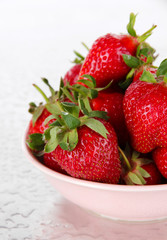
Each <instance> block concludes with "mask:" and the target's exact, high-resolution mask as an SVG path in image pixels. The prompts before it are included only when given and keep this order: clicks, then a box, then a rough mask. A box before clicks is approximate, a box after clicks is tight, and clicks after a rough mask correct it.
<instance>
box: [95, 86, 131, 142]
mask: <svg viewBox="0 0 167 240" xmlns="http://www.w3.org/2000/svg"><path fill="white" fill-rule="evenodd" d="M123 98H124V94H123V93H121V92H118V91H117V92H115V91H111V90H110V91H101V92H99V93H98V97H97V98H94V99H92V100H91V107H92V110H99V111H105V112H107V115H108V116H109V117H110V118H109V122H110V123H111V125H112V126H113V127H114V129H115V131H116V133H117V136H118V142H119V144H120V145H123V146H125V144H126V142H127V141H128V138H129V137H128V131H127V128H126V124H125V117H124V113H123Z"/></svg>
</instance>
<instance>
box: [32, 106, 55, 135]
mask: <svg viewBox="0 0 167 240" xmlns="http://www.w3.org/2000/svg"><path fill="white" fill-rule="evenodd" d="M50 115H51V113H50V112H48V110H47V109H46V108H43V110H42V112H41V114H40V116H39V117H38V119H37V120H36V121H35V123H34V124H33V120H32V119H31V120H30V123H29V127H28V135H30V134H34V133H44V131H45V130H46V129H47V128H48V124H47V125H45V124H44V121H45V119H46V118H47V117H48V116H50Z"/></svg>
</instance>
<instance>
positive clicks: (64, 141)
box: [59, 132, 69, 150]
mask: <svg viewBox="0 0 167 240" xmlns="http://www.w3.org/2000/svg"><path fill="white" fill-rule="evenodd" d="M68 138H69V132H66V133H65V134H64V137H63V139H62V141H61V142H60V143H59V146H60V147H61V148H62V149H63V150H69V143H68Z"/></svg>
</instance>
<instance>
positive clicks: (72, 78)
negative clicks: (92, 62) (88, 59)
mask: <svg viewBox="0 0 167 240" xmlns="http://www.w3.org/2000/svg"><path fill="white" fill-rule="evenodd" d="M81 67H82V64H75V65H74V66H73V67H72V68H70V69H69V70H68V72H67V73H66V74H65V76H64V79H63V82H64V85H66V84H67V82H69V84H70V85H74V84H76V83H77V81H78V79H79V72H80V70H81Z"/></svg>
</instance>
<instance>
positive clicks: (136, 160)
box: [119, 146, 162, 185]
mask: <svg viewBox="0 0 167 240" xmlns="http://www.w3.org/2000/svg"><path fill="white" fill-rule="evenodd" d="M119 150H120V153H121V157H122V174H121V179H122V181H123V182H124V183H125V184H127V185H154V184H160V183H162V175H161V174H160V172H159V171H158V169H157V167H156V165H155V163H154V162H153V161H152V160H151V159H149V158H148V156H147V155H143V154H141V153H139V152H136V151H133V152H132V150H131V149H130V148H129V146H126V149H125V152H123V151H122V150H121V149H119Z"/></svg>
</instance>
